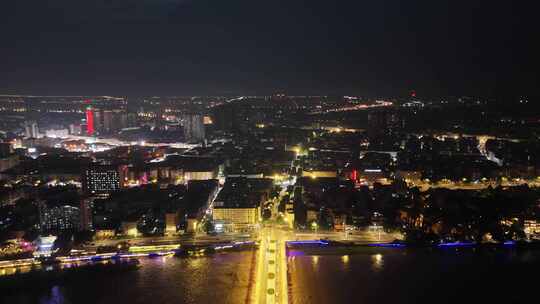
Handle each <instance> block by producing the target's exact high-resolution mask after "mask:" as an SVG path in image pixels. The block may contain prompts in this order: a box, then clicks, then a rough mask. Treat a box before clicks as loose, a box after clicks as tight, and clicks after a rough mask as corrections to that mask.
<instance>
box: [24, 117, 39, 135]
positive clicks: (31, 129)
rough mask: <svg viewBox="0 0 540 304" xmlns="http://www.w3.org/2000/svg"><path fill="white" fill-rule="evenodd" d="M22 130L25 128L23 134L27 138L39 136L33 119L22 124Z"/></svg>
mask: <svg viewBox="0 0 540 304" xmlns="http://www.w3.org/2000/svg"><path fill="white" fill-rule="evenodd" d="M24 130H25V136H26V137H27V138H38V137H39V129H38V125H37V122H35V121H27V122H25V124H24Z"/></svg>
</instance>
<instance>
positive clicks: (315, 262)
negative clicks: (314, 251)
mask: <svg viewBox="0 0 540 304" xmlns="http://www.w3.org/2000/svg"><path fill="white" fill-rule="evenodd" d="M311 261H312V264H313V267H317V265H318V264H319V256H317V255H314V256H312V257H311Z"/></svg>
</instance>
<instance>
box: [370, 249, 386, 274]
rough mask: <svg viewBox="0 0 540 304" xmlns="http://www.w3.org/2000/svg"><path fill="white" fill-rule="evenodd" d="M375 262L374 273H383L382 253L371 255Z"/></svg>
mask: <svg viewBox="0 0 540 304" xmlns="http://www.w3.org/2000/svg"><path fill="white" fill-rule="evenodd" d="M371 260H372V261H373V267H372V269H373V271H381V270H382V269H383V267H384V261H383V255H382V254H380V253H377V254H373V255H371Z"/></svg>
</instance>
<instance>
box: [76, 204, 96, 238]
mask: <svg viewBox="0 0 540 304" xmlns="http://www.w3.org/2000/svg"><path fill="white" fill-rule="evenodd" d="M93 204H94V201H93V199H92V198H83V199H82V200H81V203H80V206H79V209H80V222H79V224H80V225H79V228H80V230H81V231H88V230H91V229H92V228H93V225H92V209H93Z"/></svg>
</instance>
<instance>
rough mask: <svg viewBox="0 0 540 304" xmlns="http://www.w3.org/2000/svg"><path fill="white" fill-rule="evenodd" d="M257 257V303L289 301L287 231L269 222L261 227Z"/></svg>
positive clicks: (283, 302)
mask: <svg viewBox="0 0 540 304" xmlns="http://www.w3.org/2000/svg"><path fill="white" fill-rule="evenodd" d="M260 238H261V239H260V242H261V243H260V247H259V253H258V257H257V276H256V288H255V293H256V294H255V297H254V299H255V303H259V304H274V303H279V304H286V303H288V302H289V301H288V284H287V254H286V249H285V242H286V241H287V239H288V237H287V232H285V231H283V230H281V229H278V228H276V226H275V225H274V224H269V225H267V226H265V227H263V228H261V232H260Z"/></svg>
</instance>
